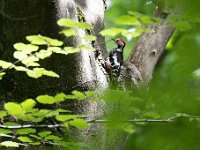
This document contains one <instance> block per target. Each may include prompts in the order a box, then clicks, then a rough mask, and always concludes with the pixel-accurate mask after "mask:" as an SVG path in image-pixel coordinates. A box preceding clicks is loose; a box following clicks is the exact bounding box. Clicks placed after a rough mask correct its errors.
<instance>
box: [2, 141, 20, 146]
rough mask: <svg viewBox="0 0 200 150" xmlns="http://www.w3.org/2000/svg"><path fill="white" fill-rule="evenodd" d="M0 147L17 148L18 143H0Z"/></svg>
mask: <svg viewBox="0 0 200 150" xmlns="http://www.w3.org/2000/svg"><path fill="white" fill-rule="evenodd" d="M0 146H6V147H19V143H16V142H13V141H4V142H1V143H0Z"/></svg>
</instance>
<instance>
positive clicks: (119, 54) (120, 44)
mask: <svg viewBox="0 0 200 150" xmlns="http://www.w3.org/2000/svg"><path fill="white" fill-rule="evenodd" d="M113 41H114V42H115V43H116V44H117V47H115V48H113V49H112V50H111V51H110V54H109V60H110V64H111V68H112V74H113V75H115V76H119V75H120V70H121V66H122V65H123V51H124V47H125V46H126V42H125V40H123V39H121V38H117V39H113Z"/></svg>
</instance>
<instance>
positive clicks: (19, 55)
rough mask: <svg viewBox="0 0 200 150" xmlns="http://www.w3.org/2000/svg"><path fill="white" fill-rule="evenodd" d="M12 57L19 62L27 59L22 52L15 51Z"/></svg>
mask: <svg viewBox="0 0 200 150" xmlns="http://www.w3.org/2000/svg"><path fill="white" fill-rule="evenodd" d="M13 57H14V58H16V59H19V60H23V59H25V58H27V57H28V55H27V54H26V53H24V52H19V51H15V52H14V54H13Z"/></svg>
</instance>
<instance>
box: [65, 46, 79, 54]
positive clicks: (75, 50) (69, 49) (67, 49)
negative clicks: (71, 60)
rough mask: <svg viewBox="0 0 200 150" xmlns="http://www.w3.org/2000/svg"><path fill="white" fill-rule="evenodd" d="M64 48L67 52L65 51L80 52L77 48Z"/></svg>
mask: <svg viewBox="0 0 200 150" xmlns="http://www.w3.org/2000/svg"><path fill="white" fill-rule="evenodd" d="M64 50H65V51H66V52H67V53H71V54H72V53H77V52H80V49H79V48H74V47H65V48H64Z"/></svg>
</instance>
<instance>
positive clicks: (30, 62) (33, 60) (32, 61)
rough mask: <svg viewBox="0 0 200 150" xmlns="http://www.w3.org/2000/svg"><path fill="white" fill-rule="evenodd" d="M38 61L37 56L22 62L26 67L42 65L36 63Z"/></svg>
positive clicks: (29, 57)
mask: <svg viewBox="0 0 200 150" xmlns="http://www.w3.org/2000/svg"><path fill="white" fill-rule="evenodd" d="M36 61H39V58H37V57H36V56H34V55H32V56H28V57H27V58H26V59H24V60H22V63H23V64H24V65H26V66H40V64H38V63H36Z"/></svg>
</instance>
